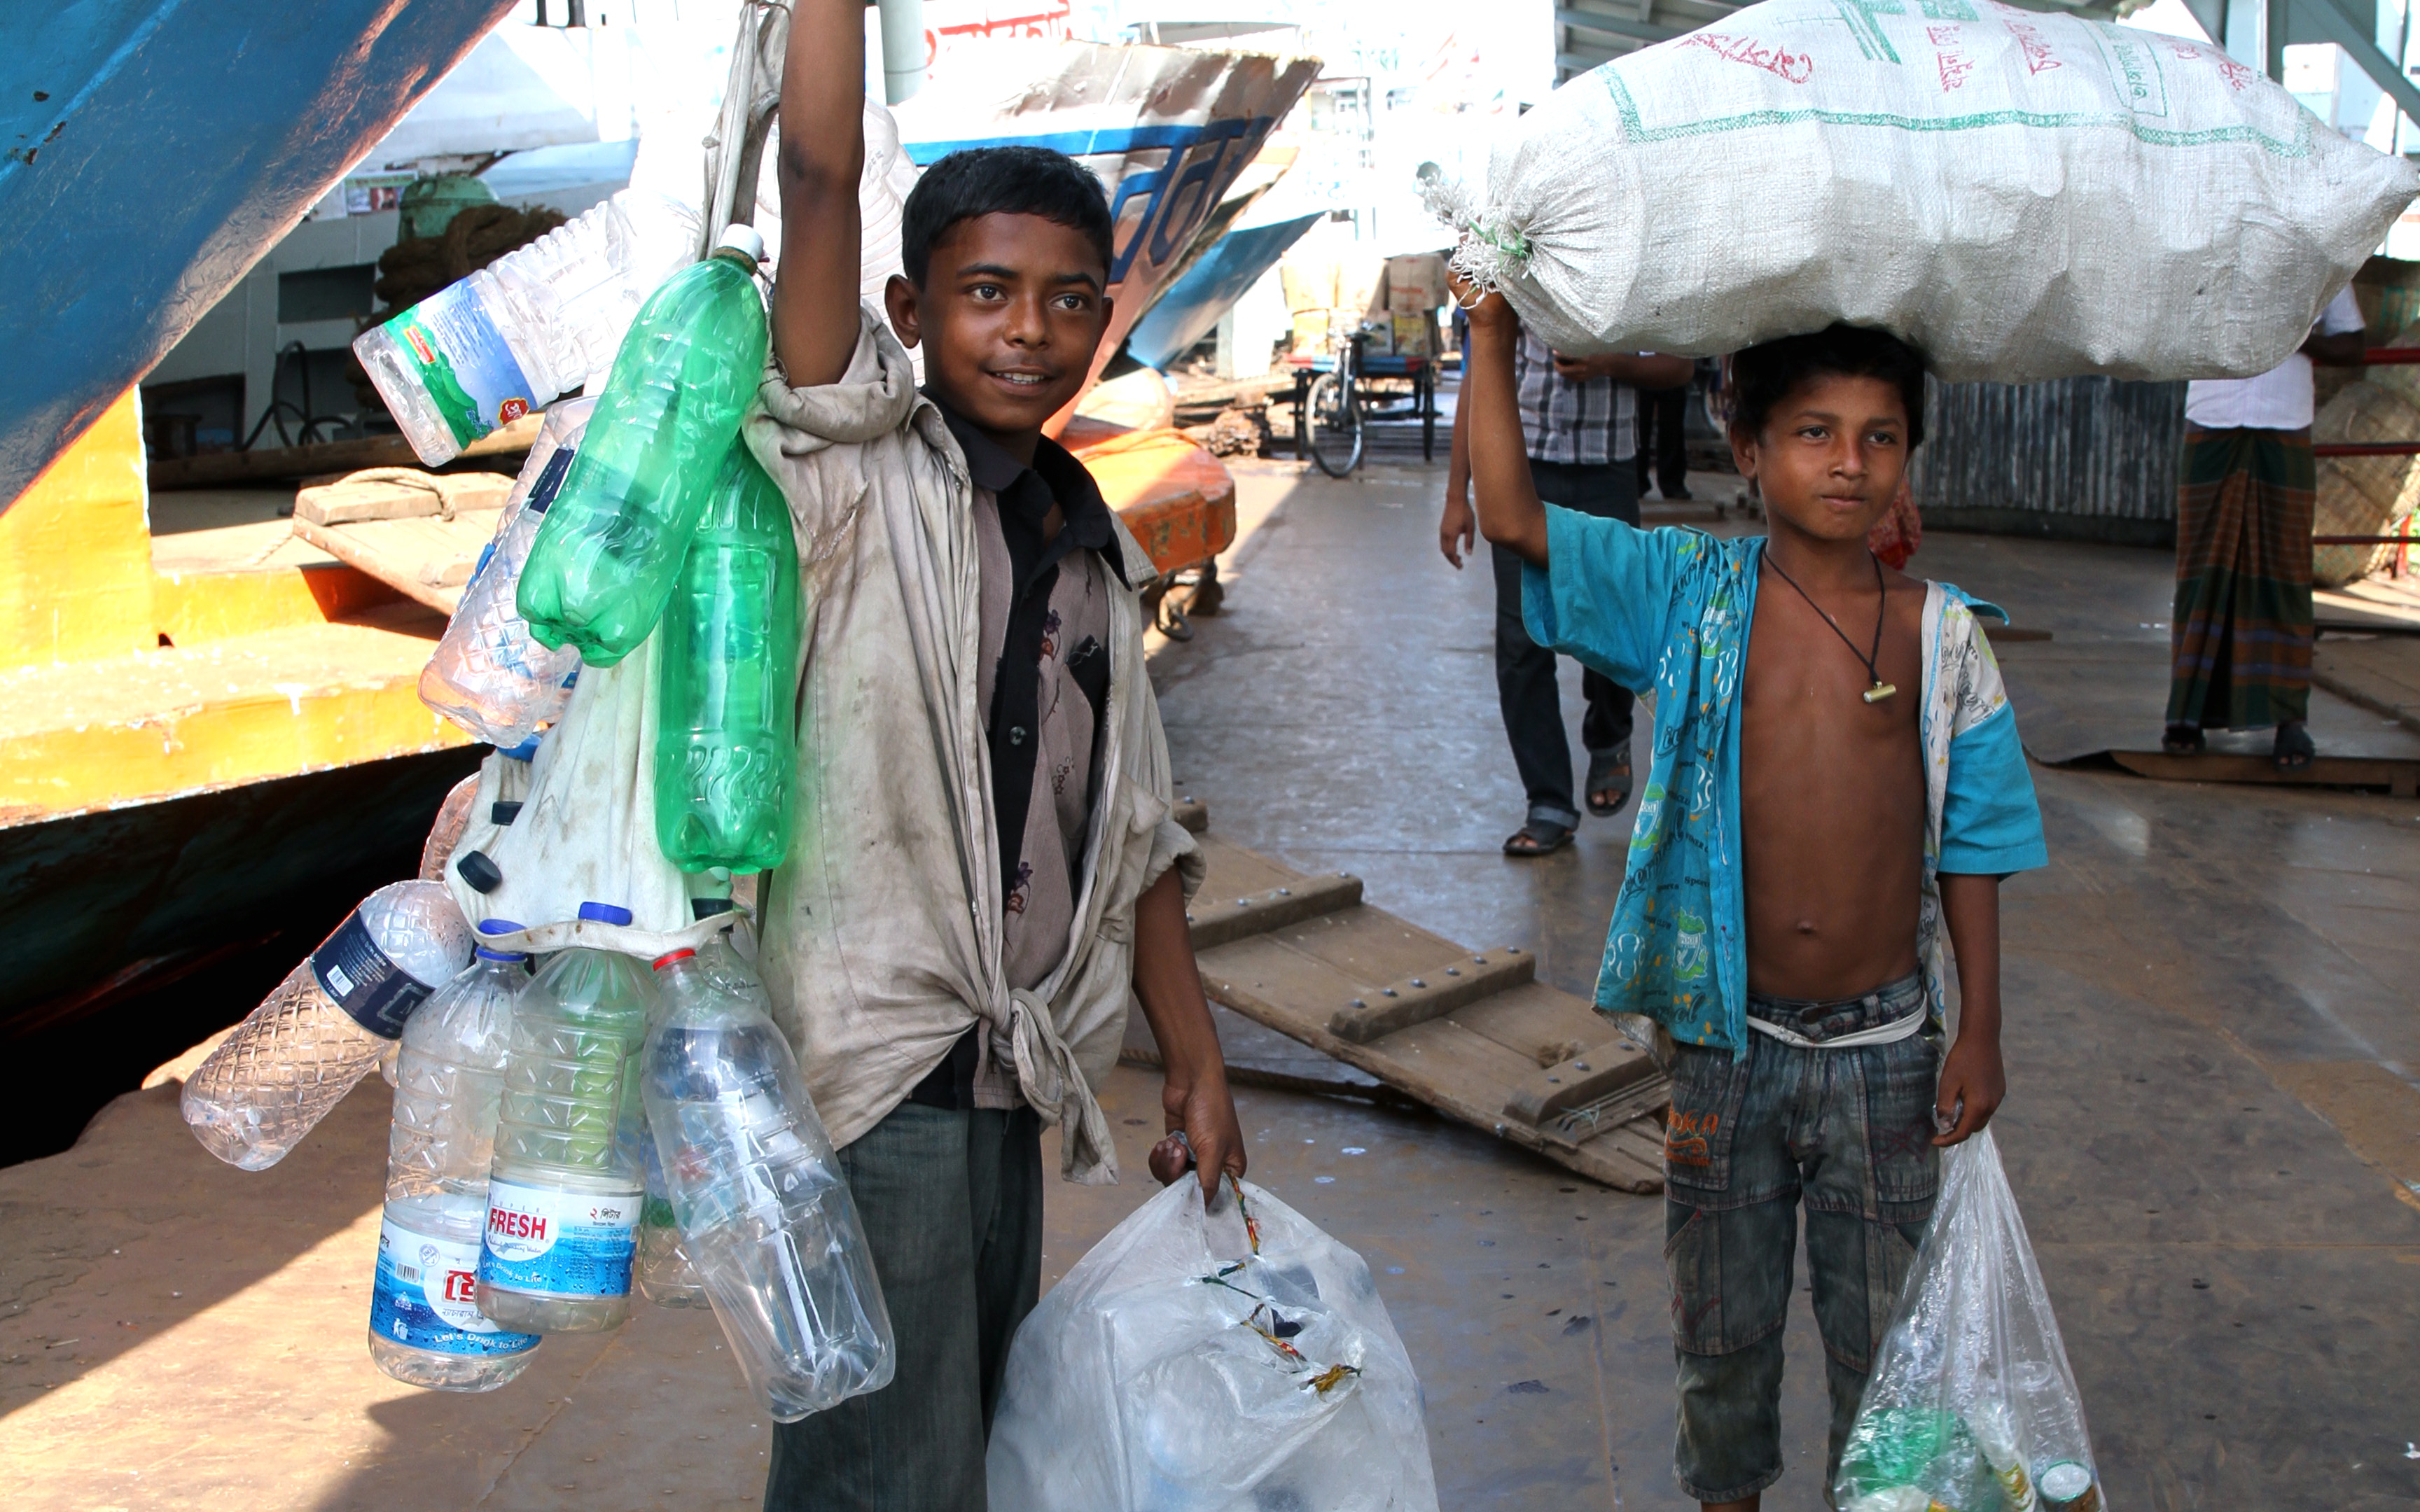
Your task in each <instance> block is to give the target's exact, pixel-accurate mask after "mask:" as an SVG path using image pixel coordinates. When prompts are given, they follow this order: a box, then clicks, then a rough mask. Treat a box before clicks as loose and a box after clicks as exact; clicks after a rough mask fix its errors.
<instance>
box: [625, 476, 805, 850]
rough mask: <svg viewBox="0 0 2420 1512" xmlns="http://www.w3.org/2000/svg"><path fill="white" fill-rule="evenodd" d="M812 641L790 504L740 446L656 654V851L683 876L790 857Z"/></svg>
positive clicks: (685, 568)
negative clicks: (804, 616)
mask: <svg viewBox="0 0 2420 1512" xmlns="http://www.w3.org/2000/svg"><path fill="white" fill-rule="evenodd" d="M662 636H663V640H662V644H661V645H660V646H659V648H658V655H657V658H656V669H657V672H656V676H657V687H658V694H657V702H656V707H657V710H658V722H657V726H656V774H655V776H656V783H655V785H656V843H657V845H659V847H661V848H662V850H663V853H664V858H665V859H666V860H668V861H670V862H672V863H673V864H674V865H675V866H676V867H679V868H680V869H681V870H682V871H684V872H704V871H706V870H708V869H710V868H722V869H726V870H729V871H732V872H769V871H771V870H772V869H773V868H775V867H777V866H780V865H781V864H782V860H783V857H784V856H787V855H788V854H789V848H790V794H791V789H792V785H793V782H794V780H795V777H794V774H795V773H796V771H797V769H798V692H797V687H798V667H799V552H798V547H797V544H796V542H795V540H794V538H793V537H792V535H791V533H790V509H789V505H788V504H787V502H785V501H783V498H782V490H781V489H780V488H778V487H776V486H774V484H773V480H772V479H771V478H769V477H768V476H766V474H765V470H764V469H763V468H762V467H759V466H758V465H757V462H756V458H755V457H754V456H752V455H750V453H749V451H748V447H747V443H746V442H744V441H741V440H737V439H735V440H733V442H732V444H731V446H730V448H729V450H728V451H727V452H726V453H725V454H724V455H723V458H722V463H721V467H720V468H719V469H718V470H717V472H716V476H715V480H714V487H713V490H712V492H711V494H710V495H709V496H708V498H707V500H706V507H705V509H704V511H703V513H702V514H701V515H700V517H699V518H698V523H697V532H696V534H695V535H694V536H693V537H692V538H691V540H690V548H689V556H688V558H687V560H686V561H684V562H683V563H682V564H681V571H680V578H679V580H678V582H677V584H676V585H675V588H674V590H673V594H672V597H671V599H670V601H669V602H668V603H666V605H665V606H664V615H663V628H662Z"/></svg>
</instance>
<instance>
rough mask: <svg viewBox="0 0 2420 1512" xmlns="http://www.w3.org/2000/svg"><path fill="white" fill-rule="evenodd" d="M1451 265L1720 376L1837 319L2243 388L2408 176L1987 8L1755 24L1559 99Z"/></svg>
mask: <svg viewBox="0 0 2420 1512" xmlns="http://www.w3.org/2000/svg"><path fill="white" fill-rule="evenodd" d="M1430 187H1431V191H1432V193H1431V199H1432V203H1433V205H1435V208H1438V209H1439V210H1440V212H1441V213H1444V214H1445V215H1446V216H1447V218H1448V219H1449V220H1450V222H1451V223H1452V224H1457V225H1459V226H1461V227H1463V228H1464V229H1466V231H1467V232H1468V233H1469V236H1468V238H1467V239H1466V242H1465V244H1464V246H1463V248H1462V249H1461V251H1460V252H1459V253H1457V254H1456V255H1455V258H1454V262H1455V266H1456V267H1458V268H1460V269H1462V270H1464V271H1466V273H1468V274H1470V275H1471V276H1473V277H1475V278H1476V279H1477V280H1478V282H1479V283H1481V285H1485V286H1488V287H1491V288H1501V289H1502V290H1503V292H1504V294H1505V296H1506V297H1507V298H1508V299H1510V300H1511V301H1512V305H1513V307H1514V308H1515V309H1516V310H1518V311H1519V312H1520V314H1521V316H1522V318H1523V319H1524V320H1525V321H1527V322H1528V323H1529V324H1530V325H1531V326H1532V327H1533V328H1534V329H1535V330H1536V332H1538V334H1539V335H1540V336H1541V337H1543V338H1544V340H1545V341H1547V342H1548V343H1549V344H1550V345H1552V346H1553V347H1556V348H1557V349H1558V350H1562V351H1574V352H1604V351H1639V350H1646V351H1661V352H1672V353H1678V354H1681V355H1683V356H1698V357H1710V356H1715V355H1719V354H1721V353H1724V352H1729V351H1734V350H1737V349H1738V348H1740V347H1745V346H1749V345H1751V344H1753V343H1756V342H1760V341H1765V340H1769V339H1772V338H1774V337H1777V336H1786V335H1792V334H1795V333H1798V332H1809V331H1817V330H1821V329H1822V328H1823V327H1824V326H1826V325H1829V324H1831V323H1832V322H1833V321H1836V320H1845V321H1849V322H1851V323H1853V324H1856V325H1865V326H1879V327H1883V328H1885V329H1886V330H1889V331H1891V332H1896V333H1897V334H1898V335H1900V336H1901V337H1902V338H1904V339H1906V340H1907V341H1910V342H1912V343H1914V344H1915V345H1916V347H1919V348H1921V349H1922V350H1923V351H1925V352H1926V353H1927V354H1929V355H1930V356H1931V359H1932V363H1933V371H1934V373H1935V374H1936V375H1937V376H1938V377H1940V378H1942V379H1944V380H1945V381H1952V382H1956V381H1964V380H1968V379H1992V380H1994V381H1998V382H2003V383H2027V382H2033V381H2036V380H2039V379H2043V378H2068V377H2071V376H2076V375H2081V374H2087V373H2106V374H2111V375H2114V376H2116V377H2118V378H2248V377H2250V376H2252V375H2254V374H2257V373H2265V372H2267V371H2268V370H2269V369H2270V368H2273V367H2274V366H2276V365H2277V364H2278V363H2281V362H2283V361H2285V359H2286V357H2287V356H2288V354H2289V353H2290V352H2292V351H2293V350H2294V348H2295V347H2299V346H2300V345H2302V342H2303V338H2304V336H2305V335H2306V334H2307V333H2308V332H2309V331H2310V329H2311V322H2312V321H2313V320H2314V319H2316V318H2317V317H2318V316H2319V309H2320V307H2321V306H2323V305H2325V304H2326V303H2327V301H2329V299H2330V298H2331V297H2332V296H2334V295H2335V292H2336V290H2338V289H2340V288H2342V287H2344V286H2345V284H2346V281H2347V280H2349V279H2350V278H2351V276H2352V274H2353V272H2354V270H2357V269H2358V268H2360V266H2361V264H2362V262H2363V260H2364V259H2365V258H2366V257H2367V256H2368V255H2369V254H2370V252H2371V251H2372V250H2373V249H2374V248H2376V247H2377V245H2378V244H2379V241H2380V239H2381V238H2382V237H2383V236H2384V235H2385V234H2386V228H2387V226H2388V225H2390V224H2392V223H2393V222H2394V220H2395V218H2396V216H2397V214H2399V213H2400V212H2401V211H2402V209H2403V208H2404V206H2405V205H2407V204H2408V203H2410V201H2411V199H2412V195H2413V193H2415V192H2420V170H2415V169H2414V168H2413V167H2412V165H2411V164H2409V163H2407V162H2405V161H2404V160H2402V159H2401V158H2397V157H2390V156H2387V155H2386V154H2383V153H2380V152H2375V151H2372V150H2371V149H2370V148H2368V147H2364V146H2362V145H2361V144H2360V143H2357V142H2353V141H2350V140H2348V139H2347V138H2345V137H2343V136H2340V135H2338V134H2337V133H2336V132H2335V131H2330V130H2328V129H2327V128H2326V127H2324V126H2322V125H2321V124H2320V123H2319V121H2318V120H2317V119H2315V118H2314V117H2313V116H2311V114H2310V113H2309V112H2308V111H2306V110H2304V109H2303V108H2302V106H2300V105H2299V104H2297V103H2296V102H2295V100H2294V98H2293V97H2292V96H2291V95H2289V94H2288V93H2287V92H2286V90H2285V89H2284V88H2283V87H2281V86H2280V85H2275V84H2273V83H2271V82H2270V81H2269V80H2267V79H2265V78H2263V77H2261V76H2260V75H2259V73H2258V72H2257V71H2256V70H2254V69H2247V68H2245V67H2243V66H2242V64H2240V63H2237V62H2236V61H2235V60H2234V59H2232V58H2230V57H2228V56H2227V55H2226V54H2225V53H2223V52H2221V51H2220V50H2219V49H2217V48H2215V47H2211V46H2209V45H2208V44H2206V43H2201V42H2192V41H2186V40H2184V39H2180V38H2174V37H2164V36H2160V35H2158V34H2156V33H2151V32H2144V31H2137V30H2133V29H2132V28H2129V27H2121V26H2117V25H2113V24H2109V23H2103V22H2098V21H2086V20H2084V19H2082V18H2079V17H2074V16H2057V15H2043V14H2040V13H2037V12H2034V11H2027V10H2019V9H2016V8H2013V7H2009V6H2005V5H1999V4H1995V3H1993V0H1926V3H1925V4H1924V5H1922V6H1921V7H1918V6H1914V5H1910V6H1904V7H1901V6H1897V5H1891V6H1884V5H1867V4H1851V5H1836V4H1834V3H1833V0H1764V3H1763V4H1761V5H1755V6H1750V7H1748V8H1745V9H1744V10H1740V11H1737V12H1734V13H1733V14H1731V15H1729V16H1726V17H1724V18H1723V19H1721V20H1720V21H1717V22H1715V23H1713V24H1711V25H1709V26H1707V27H1705V28H1704V29H1702V30H1699V31H1695V32H1691V33H1690V34H1688V35H1687V36H1685V37H1680V38H1676V39H1672V40H1670V41H1667V42H1661V43H1658V44H1657V45H1655V46H1653V47H1648V48H1642V49H1640V50H1639V51H1637V52H1636V53H1632V54H1628V55H1626V56H1624V57H1622V58H1620V59H1618V60H1616V61H1614V62H1612V63H1608V64H1606V65H1605V66H1604V67H1602V68H1599V69H1594V70H1592V71H1590V72H1588V73H1584V74H1581V75H1580V76H1579V77H1577V78H1575V79H1574V80H1572V81H1571V82H1570V83H1568V84H1566V85H1563V86H1562V87H1560V88H1559V89H1557V90H1556V91H1555V92H1554V94H1553V95H1552V96H1550V97H1549V98H1548V99H1547V100H1545V101H1544V103H1543V104H1541V105H1539V106H1538V108H1537V109H1535V110H1532V111H1530V112H1529V113H1528V115H1527V116H1523V117H1521V119H1520V121H1519V122H1518V124H1517V125H1514V126H1512V127H1511V128H1510V129H1509V132H1508V134H1507V135H1506V136H1505V137H1504V138H1503V139H1502V140H1500V141H1499V142H1498V143H1497V147H1496V148H1495V151H1494V154H1493V158H1492V162H1491V166H1490V169H1489V174H1488V179H1487V185H1486V189H1485V191H1484V193H1473V192H1469V191H1467V190H1465V189H1463V188H1462V187H1460V186H1454V185H1449V184H1446V183H1444V182H1443V181H1441V180H1438V181H1433V182H1432V184H1431V186H1430Z"/></svg>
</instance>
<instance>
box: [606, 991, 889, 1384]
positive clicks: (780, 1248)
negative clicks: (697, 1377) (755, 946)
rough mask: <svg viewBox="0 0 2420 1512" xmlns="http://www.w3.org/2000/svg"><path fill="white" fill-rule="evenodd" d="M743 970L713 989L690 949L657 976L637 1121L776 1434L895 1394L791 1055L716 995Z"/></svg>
mask: <svg viewBox="0 0 2420 1512" xmlns="http://www.w3.org/2000/svg"><path fill="white" fill-rule="evenodd" d="M740 969H744V968H743V967H741V966H740V965H739V964H738V960H737V955H736V954H733V955H730V956H728V957H727V959H725V960H724V961H723V962H721V963H719V964H718V967H717V970H716V972H715V973H714V974H712V975H709V974H708V973H707V971H706V969H705V968H704V967H702V966H701V965H700V964H698V961H697V958H696V956H695V955H694V954H693V953H692V952H690V951H688V950H675V951H674V952H672V953H671V954H670V955H667V956H665V957H663V958H662V959H661V960H659V961H658V962H657V963H656V976H657V980H658V985H659V989H660V991H661V992H662V994H663V996H664V1007H663V1011H662V1012H661V1013H660V1014H659V1016H658V1018H657V1022H656V1026H655V1027H654V1028H653V1029H652V1030H650V1031H649V1033H648V1036H647V1049H646V1061H645V1064H646V1072H645V1077H644V1087H645V1091H646V1102H647V1122H648V1127H649V1128H650V1129H652V1130H653V1131H654V1134H655V1137H656V1147H657V1149H658V1151H659V1154H660V1156H661V1158H662V1161H663V1170H664V1180H665V1184H666V1185H667V1186H668V1187H669V1188H670V1190H671V1196H672V1202H673V1211H674V1213H675V1216H676V1217H677V1219H678V1220H679V1223H680V1229H681V1238H682V1240H683V1242H685V1243H686V1244H687V1246H688V1249H689V1254H690V1262H691V1263H692V1264H694V1265H695V1266H696V1267H697V1272H698V1274H699V1276H700V1277H701V1278H702V1279H703V1280H704V1281H705V1283H706V1295H707V1296H709V1297H710V1298H712V1299H713V1302H714V1316H715V1319H716V1320H717V1321H718V1322H720V1323H721V1325H722V1334H723V1337H724V1338H725V1339H726V1340H727V1341H728V1342H729V1343H730V1345H731V1350H732V1354H733V1356H734V1358H735V1359H737V1362H738V1364H739V1370H740V1374H741V1375H742V1376H744V1377H745V1378H746V1379H747V1381H748V1386H749V1389H750V1391H752V1393H753V1394H754V1395H755V1397H756V1400H757V1401H758V1403H759V1404H760V1405H762V1406H763V1407H764V1408H765V1409H766V1411H768V1412H770V1413H772V1415H773V1417H774V1418H775V1420H776V1421H779V1422H783V1423H795V1422H797V1421H798V1420H799V1418H802V1417H804V1416H806V1415H807V1414H808V1413H810V1412H821V1411H822V1410H824V1409H825V1408H828V1407H830V1406H832V1405H833V1404H834V1403H836V1402H840V1401H842V1400H845V1398H847V1397H850V1396H856V1395H858V1394H859V1393H861V1392H868V1391H876V1390H878V1389H880V1388H881V1387H882V1386H884V1385H887V1384H889V1382H890V1381H891V1376H892V1370H893V1369H894V1368H895V1366H896V1364H897V1351H896V1350H894V1348H893V1347H892V1333H891V1315H890V1313H889V1311H888V1310H887V1309H886V1308H885V1307H884V1305H883V1302H882V1285H881V1282H880V1281H879V1280H877V1279H876V1275H875V1272H874V1257H873V1256H872V1254H871V1253H870V1252H869V1251H868V1249H867V1248H866V1242H865V1229H864V1227H863V1226H862V1225H861V1223H860V1222H859V1220H858V1216H857V1204H856V1203H855V1202H854V1201H853V1200H852V1199H851V1198H850V1196H849V1191H848V1185H847V1183H846V1182H845V1180H842V1177H841V1174H840V1164H839V1162H838V1160H837V1159H836V1158H835V1157H834V1156H833V1154H832V1148H831V1141H830V1139H829V1138H828V1137H826V1135H825V1134H824V1127H823V1123H822V1120H820V1119H817V1118H816V1117H815V1109H814V1103H812V1102H810V1101H809V1100H808V1097H807V1088H806V1084H805V1083H804V1081H803V1080H802V1079H801V1078H800V1077H799V1063H798V1060H797V1058H796V1057H793V1056H792V1055H791V1053H790V1045H789V1041H786V1040H784V1039H783V1038H782V1033H781V1031H780V1030H779V1029H777V1028H775V1027H774V1026H773V1022H772V1020H771V1019H769V1018H768V1017H767V1016H766V1015H765V1013H764V1011H762V1010H761V1009H759V1008H758V1007H757V1006H756V1004H755V1003H754V1002H753V1001H752V1000H751V999H750V997H749V996H748V995H742V994H739V993H736V992H733V991H730V990H728V989H727V988H726V987H725V986H723V985H721V981H722V980H723V979H724V978H725V977H726V976H727V975H728V974H729V973H731V972H733V971H735V970H740ZM751 975H752V974H751ZM759 992H761V988H760V989H759Z"/></svg>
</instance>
